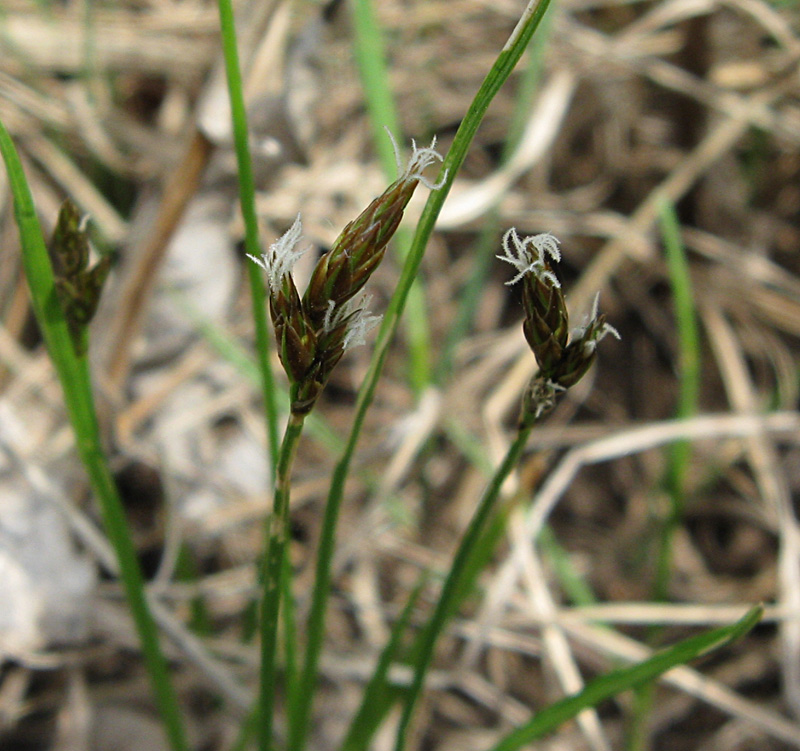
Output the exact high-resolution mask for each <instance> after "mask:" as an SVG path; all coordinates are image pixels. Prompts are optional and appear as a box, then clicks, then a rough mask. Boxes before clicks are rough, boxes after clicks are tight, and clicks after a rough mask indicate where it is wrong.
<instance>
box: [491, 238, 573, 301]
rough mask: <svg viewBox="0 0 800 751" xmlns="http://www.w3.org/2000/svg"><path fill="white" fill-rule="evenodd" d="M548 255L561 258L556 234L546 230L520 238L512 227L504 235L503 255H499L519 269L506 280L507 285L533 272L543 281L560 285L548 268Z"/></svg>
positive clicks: (556, 258)
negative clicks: (509, 279)
mask: <svg viewBox="0 0 800 751" xmlns="http://www.w3.org/2000/svg"><path fill="white" fill-rule="evenodd" d="M546 256H550V258H552V259H553V260H554V261H556V262H558V261H560V260H561V251H559V249H558V239H557V238H556V237H555V236H553V235H551V234H550V233H549V232H544V233H542V234H540V235H528V236H527V237H524V238H523V239H521V240H520V237H519V235H518V234H517V230H516V228H515V227H511V229H509V230H508V231H507V232H506V233H505V234H504V235H503V255H501V256H497V258H499V259H500V260H501V261H505V262H506V263H510V264H511V265H512V266H513V267H514V268H515V269H516V270H517V275H516V276H515V277H514V278H513V279H512V280H511V281H510V282H506V285H509V286H510V285H512V284H516V283H517V282H518V281H519V280H520V279H522V277H524V276H525V275H526V274H533V275H534V276H535V277H537V278H539V279H541V280H542V281H549V282H550V283H551V284H552V285H553V286H554V287H560V286H561V284H560V283H559V281H558V279H557V278H556V275H555V274H554V273H553V272H552V271H550V270H549V269H548V268H547V260H546Z"/></svg>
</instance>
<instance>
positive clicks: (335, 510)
mask: <svg viewBox="0 0 800 751" xmlns="http://www.w3.org/2000/svg"><path fill="white" fill-rule="evenodd" d="M549 4H550V0H532V1H531V2H530V3H529V4H528V6H527V7H526V9H525V11H524V12H523V15H522V18H521V19H520V22H519V23H518V24H517V27H516V28H515V29H514V31H513V33H512V34H511V37H510V38H509V40H508V42H506V45H505V47H504V48H503V50H502V51H501V52H500V54H499V55H498V57H497V60H496V61H495V64H494V65H493V66H492V69H491V70H490V71H489V73H488V74H487V76H486V78H485V79H484V81H483V83H482V84H481V87H480V89H479V90H478V93H477V94H476V95H475V99H474V100H473V102H472V104H471V105H470V107H469V109H468V110H467V112H466V114H465V116H464V119H463V120H462V121H461V125H460V127H459V129H458V131H457V133H456V135H455V138H454V139H453V144H452V146H451V147H450V150H449V151H448V153H447V156H446V157H445V159H444V164H443V165H442V172H441V173H440V174H442V175H445V178H444V181H443V185H442V187H441V188H440V189H438V190H434V191H432V192H431V194H430V196H428V201H427V203H426V204H425V209H424V210H423V213H422V216H421V217H420V220H419V223H418V224H417V229H416V232H415V234H414V239H413V241H412V244H411V248H410V250H409V253H408V256H407V257H406V261H405V264H404V265H403V270H402V272H401V276H400V280H399V281H398V284H397V289H396V290H395V293H394V295H392V299H391V300H390V302H389V307H388V310H387V311H386V315H385V316H384V319H383V323H382V324H381V328H380V331H379V332H378V337H377V341H376V342H375V349H374V352H373V354H372V359H371V360H370V365H369V368H368V370H367V374H366V376H365V378H364V383H363V384H362V386H361V389H360V390H359V393H358V399H357V401H356V407H355V409H356V414H355V418H354V420H353V426H352V428H351V430H350V435H349V436H348V439H347V445H346V446H345V449H344V452H343V454H342V457H341V459H340V460H339V462H338V463H337V465H336V468H335V470H334V473H333V477H332V479H331V486H330V490H329V493H328V502H327V504H326V506H325V517H324V519H323V522H322V536H321V539H320V547H319V552H318V553H317V565H316V577H315V579H314V591H313V593H312V600H311V611H310V613H309V617H308V634H307V640H308V643H307V647H306V657H305V663H304V665H303V672H302V675H301V677H300V686H299V689H298V696H299V701H301V702H303V704H302V705H300V706H298V707H295V708H294V711H293V712H292V717H291V728H290V738H291V741H290V744H289V748H290V749H291V751H301V750H302V749H303V748H304V746H305V738H306V733H307V729H308V725H309V719H310V715H311V702H312V698H313V693H314V685H315V683H316V680H317V664H318V662H319V656H320V653H321V651H322V642H323V637H324V634H325V607H326V604H327V600H328V592H329V591H330V579H331V565H332V561H333V551H334V548H335V544H336V526H337V522H338V519H339V510H340V508H341V504H342V499H343V497H344V486H345V481H346V479H347V475H348V474H349V471H350V464H351V462H352V459H353V455H354V453H355V448H356V444H357V443H358V438H359V436H360V434H361V428H362V426H363V424H364V418H365V416H366V412H367V409H368V408H369V406H370V404H371V403H372V399H373V395H374V393H375V388H376V386H377V383H378V378H379V377H380V374H381V372H382V371H383V366H384V363H385V361H386V357H387V355H388V352H389V344H390V342H391V341H392V339H393V338H394V334H395V332H396V330H397V326H398V322H399V320H400V315H401V313H402V312H403V308H404V306H405V303H406V299H407V297H408V293H409V290H410V289H411V285H412V283H413V281H414V279H415V277H416V275H417V272H418V270H419V266H420V263H421V262H422V256H423V254H424V253H425V247H426V246H427V244H428V239H429V238H430V236H431V233H432V232H433V227H434V224H435V222H436V218H437V216H438V215H439V212H440V211H441V208H442V205H443V204H444V200H445V198H446V197H447V194H448V192H449V191H450V187H451V186H452V184H453V180H454V179H455V176H456V173H457V172H458V170H459V168H460V167H461V164H462V163H463V161H464V158H465V157H466V154H467V150H468V149H469V146H470V144H471V143H472V139H473V138H474V136H475V133H476V132H477V130H478V126H479V125H480V123H481V121H482V120H483V116H484V115H485V114H486V110H487V109H488V107H489V104H490V102H491V101H492V99H493V98H494V96H495V95H496V94H497V92H498V91H499V89H500V87H501V86H502V85H503V83H504V82H505V81H506V79H507V78H508V76H509V75H510V74H511V71H512V70H513V69H514V66H515V65H516V64H517V62H518V61H519V58H520V57H521V56H522V53H523V52H524V51H525V48H526V47H527V45H528V42H529V41H530V39H531V37H532V36H533V33H534V31H536V28H537V27H538V25H539V23H540V22H541V20H542V17H543V16H544V13H545V11H546V10H547V8H548V7H549Z"/></svg>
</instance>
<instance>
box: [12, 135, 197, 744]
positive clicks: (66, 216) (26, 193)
mask: <svg viewBox="0 0 800 751" xmlns="http://www.w3.org/2000/svg"><path fill="white" fill-rule="evenodd" d="M0 153H1V154H2V157H3V161H4V162H5V165H6V171H7V173H8V177H9V184H10V187H11V194H12V197H13V201H14V214H15V217H16V221H17V227H18V228H19V233H20V240H21V245H22V261H23V266H24V269H25V277H26V279H27V281H28V286H29V288H30V293H31V303H32V306H33V311H34V313H35V315H36V320H37V321H38V323H39V328H40V330H41V332H42V336H43V337H44V340H45V343H46V345H47V350H48V352H49V354H50V358H51V360H52V362H53V365H54V366H55V369H56V372H57V374H58V378H59V381H60V382H61V388H62V391H63V395H64V404H65V406H66V409H67V414H68V416H69V420H70V423H71V424H72V429H73V432H74V433H75V442H76V447H77V450H78V455H79V456H80V458H81V461H82V463H83V466H84V468H85V469H86V473H87V475H88V477H89V482H90V484H91V487H92V490H93V491H94V494H95V496H96V498H97V500H98V501H99V504H100V510H101V512H102V516H103V521H104V523H105V528H106V532H107V534H108V537H109V540H110V541H111V544H112V546H113V548H114V552H115V553H116V558H117V564H118V567H119V576H120V580H121V582H122V586H123V588H124V590H125V595H126V597H127V601H128V607H129V608H130V611H131V615H132V617H133V620H134V623H135V625H136V630H137V632H138V635H139V640H140V643H141V647H142V652H143V654H144V660H145V664H146V667H147V670H148V673H149V676H150V681H151V685H152V688H153V694H154V696H155V699H156V704H157V707H158V710H159V712H160V715H161V719H162V721H163V724H164V729H165V732H166V735H167V738H168V741H169V743H170V747H171V748H172V751H186V749H188V743H187V740H186V734H185V732H184V727H183V721H182V719H181V715H180V710H179V707H178V700H177V696H176V693H175V689H174V687H173V685H172V682H171V680H170V678H169V671H168V667H167V663H166V660H165V659H164V656H163V653H162V651H161V648H160V646H159V636H158V629H157V627H156V624H155V621H154V619H153V615H152V613H151V610H150V607H149V604H148V601H147V594H146V592H145V587H144V578H143V576H142V572H141V569H140V567H139V561H138V559H137V556H136V548H135V546H134V544H133V539H132V538H131V534H130V530H129V528H128V525H127V522H126V519H125V511H124V509H123V506H122V501H121V499H120V496H119V493H118V491H117V486H116V484H115V483H114V478H113V476H112V474H111V470H110V468H109V465H108V461H107V459H106V455H105V452H104V450H103V446H102V441H101V439H100V429H99V424H98V420H97V413H96V410H95V406H94V397H93V393H92V384H91V378H90V374H89V362H88V347H89V341H88V329H87V325H88V323H89V321H90V320H91V318H92V316H93V315H94V312H95V310H96V308H97V304H98V301H99V298H100V293H101V289H102V286H103V282H104V280H105V278H106V276H107V274H108V269H109V261H108V259H103V260H101V261H99V262H98V263H97V264H96V265H94V266H90V265H89V242H88V238H87V234H86V228H85V226H84V225H83V222H82V221H81V219H80V216H79V213H78V210H77V208H76V207H75V206H74V204H72V203H71V202H69V201H68V202H66V203H65V204H64V206H63V207H62V210H61V213H60V216H59V219H58V222H57V224H56V230H55V233H54V235H53V238H52V242H51V244H50V250H51V252H50V253H48V248H47V243H46V242H45V239H44V234H43V232H42V228H41V225H40V224H39V218H38V216H37V214H36V209H35V207H34V204H33V198H32V196H31V191H30V187H29V186H28V182H27V179H26V177H25V173H24V171H23V169H22V163H21V162H20V159H19V155H18V154H17V150H16V147H15V146H14V143H13V141H12V140H11V136H10V135H9V133H8V131H7V130H6V129H5V126H3V124H2V123H0Z"/></svg>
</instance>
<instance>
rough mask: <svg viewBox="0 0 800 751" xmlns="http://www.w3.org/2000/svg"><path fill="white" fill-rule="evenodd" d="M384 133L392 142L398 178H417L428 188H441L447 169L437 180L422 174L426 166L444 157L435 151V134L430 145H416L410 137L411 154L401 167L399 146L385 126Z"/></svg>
mask: <svg viewBox="0 0 800 751" xmlns="http://www.w3.org/2000/svg"><path fill="white" fill-rule="evenodd" d="M385 130H386V133H387V134H388V135H389V140H391V142H392V148H393V149H394V161H395V163H396V164H397V174H398V175H400V177H399V178H398V179H399V180H419V181H420V182H421V183H422V184H423V185H424V186H425V187H426V188H428V190H438V189H439V188H441V187H442V186H443V185H444V183H445V180H447V170H445V172H444V174H443V175H442V177H441V179H440V180H439V181H438V182H435V183H434V182H431V181H430V180H429V179H428V178H427V177H425V175H423V174H422V172H423V170H425V168H426V167H430V166H431V165H432V164H433V163H434V162H443V161H444V157H442V155H441V154H440V153H439V152H438V151H436V136H434V137H433V140H432V141H431V145H430V146H427V147H422V148H420V147H418V146H417V142H416V141H415V140H414V139H413V138H412V139H411V156H410V157H409V158H408V162H407V163H406V166H405V169H403V162H402V159H401V158H400V147H399V146H398V145H397V141H396V140H395V137H394V136H393V135H392V131H390V130H389V129H388V128H385Z"/></svg>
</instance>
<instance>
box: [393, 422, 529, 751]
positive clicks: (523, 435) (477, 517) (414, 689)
mask: <svg viewBox="0 0 800 751" xmlns="http://www.w3.org/2000/svg"><path fill="white" fill-rule="evenodd" d="M530 433H531V427H525V428H521V429H520V430H519V431H518V432H517V436H516V438H515V439H514V442H513V443H512V444H511V446H509V448H508V451H507V452H506V455H505V458H504V459H503V461H502V463H501V464H500V466H499V467H498V468H497V470H496V471H495V473H494V475H493V476H492V479H491V480H490V481H489V485H488V486H487V487H486V490H484V491H483V496H482V497H481V500H480V502H479V503H478V508H477V509H475V513H474V514H473V517H472V520H471V521H470V523H469V527H467V531H466V532H465V533H464V537H463V538H462V540H461V544H460V545H459V546H458V550H457V551H456V555H455V557H454V558H453V563H452V565H451V566H450V570H449V572H448V574H447V578H446V579H445V581H444V585H443V586H442V592H441V594H440V595H439V601H438V602H437V603H436V607H435V609H434V611H433V614H432V615H431V617H430V620H429V621H428V623H427V625H426V626H425V632H424V636H423V637H422V639H421V642H420V644H421V649H420V652H419V654H418V655H417V660H416V664H415V666H414V679H413V680H412V682H411V687H410V689H409V692H408V694H407V698H406V702H405V706H404V707H403V714H402V716H401V718H400V724H399V725H398V728H397V738H396V741H395V751H403V748H404V746H405V742H406V738H407V736H408V729H409V727H410V726H411V720H412V718H413V715H414V709H415V708H416V705H417V700H418V699H419V696H420V694H421V693H422V686H423V683H424V681H425V675H426V673H427V672H428V668H429V666H430V664H431V660H432V659H433V650H434V647H435V646H436V642H437V640H438V638H439V636H440V634H441V633H442V631H443V629H444V626H445V624H446V623H447V620H448V619H449V617H450V616H451V615H452V614H453V610H454V605H456V604H457V602H458V595H459V592H460V591H461V587H462V584H463V581H464V577H465V575H466V573H467V570H468V566H467V563H468V562H469V560H470V558H471V557H472V555H473V553H474V551H475V547H476V545H477V543H478V541H479V540H480V539H481V536H482V534H483V531H484V528H485V527H486V523H487V521H488V520H489V518H490V516H491V514H492V511H493V509H494V507H495V504H496V502H497V499H498V498H499V496H500V488H501V487H502V485H503V483H504V482H505V480H506V478H507V477H508V476H509V475H510V474H511V472H512V471H513V470H514V467H516V465H517V463H518V462H519V458H520V456H521V455H522V451H523V450H524V448H525V444H526V443H527V441H528V436H529V435H530Z"/></svg>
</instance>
